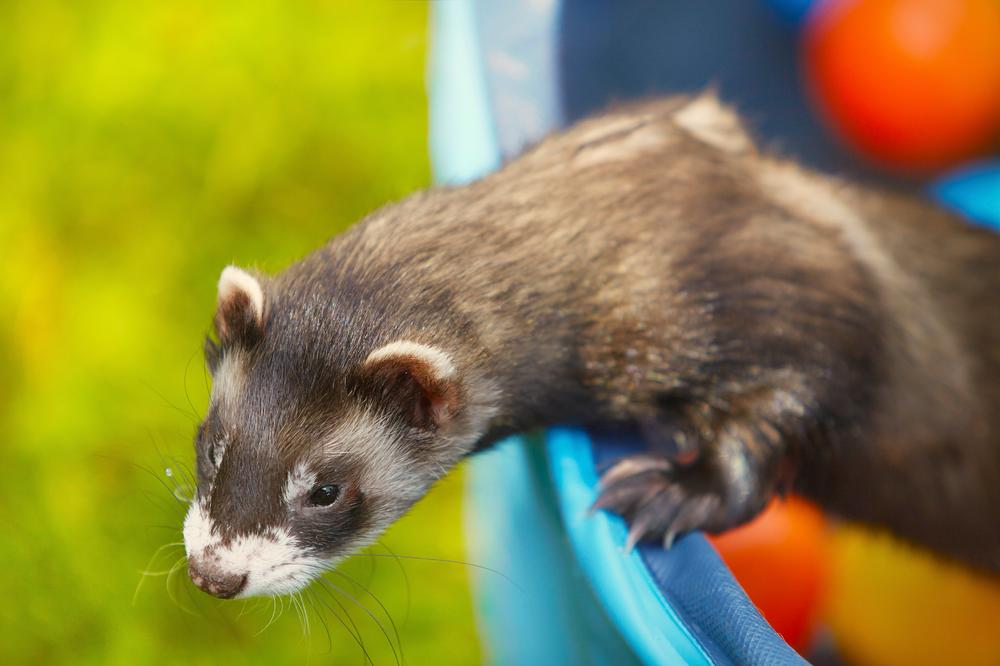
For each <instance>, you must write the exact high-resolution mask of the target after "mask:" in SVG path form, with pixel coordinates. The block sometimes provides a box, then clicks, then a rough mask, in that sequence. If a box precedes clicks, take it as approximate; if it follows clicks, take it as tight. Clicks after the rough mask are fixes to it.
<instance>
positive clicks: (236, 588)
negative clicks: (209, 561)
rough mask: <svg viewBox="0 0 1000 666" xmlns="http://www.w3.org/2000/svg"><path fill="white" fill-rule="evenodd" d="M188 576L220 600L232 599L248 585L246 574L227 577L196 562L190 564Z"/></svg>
mask: <svg viewBox="0 0 1000 666" xmlns="http://www.w3.org/2000/svg"><path fill="white" fill-rule="evenodd" d="M188 575H189V576H190V577H191V582H192V583H194V584H195V585H197V586H198V587H199V588H201V589H202V590H203V591H205V592H208V593H209V594H211V595H212V596H213V597H218V598H220V599H232V598H233V597H235V596H236V595H237V594H239V593H240V592H241V591H242V590H243V588H244V587H246V585H247V575H246V574H231V575H226V574H222V573H219V572H217V571H207V570H203V569H202V568H201V567H200V566H199V565H198V564H196V563H195V562H189V563H188Z"/></svg>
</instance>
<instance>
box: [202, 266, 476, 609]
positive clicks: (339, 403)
mask: <svg viewBox="0 0 1000 666" xmlns="http://www.w3.org/2000/svg"><path fill="white" fill-rule="evenodd" d="M274 291H275V292H276V293H277V292H278V291H279V290H277V289H275V290H274ZM218 299H219V300H218V310H217V312H216V316H215V329H216V333H217V336H218V343H216V342H214V341H213V340H211V339H209V340H207V341H206V360H207V363H208V366H209V368H210V370H211V373H212V377H213V382H212V396H211V400H210V405H209V409H208V413H207V416H206V418H205V420H204V422H203V423H202V424H201V426H200V428H199V430H198V434H197V439H196V444H195V447H196V453H197V477H198V490H197V495H196V498H195V500H194V501H193V503H192V504H191V507H190V510H189V511H188V514H187V517H186V519H185V521H184V542H185V547H186V550H187V556H188V566H189V573H190V576H191V579H192V581H194V583H195V584H196V585H198V586H199V587H200V588H202V589H203V590H205V591H206V592H209V593H210V594H213V595H215V596H218V597H223V598H230V597H247V596H255V595H275V594H285V593H290V592H293V591H295V590H298V589H300V588H302V587H304V586H305V585H307V584H308V583H309V582H310V581H311V580H312V579H313V578H314V577H315V576H316V575H318V574H319V573H321V572H322V571H323V570H324V569H325V568H326V567H328V566H330V565H331V564H332V563H334V562H336V561H337V560H338V559H340V558H343V557H344V556H346V555H348V554H350V553H351V552H353V551H354V550H356V549H357V548H360V547H362V546H364V545H367V544H369V543H370V542H372V541H373V540H374V539H375V538H376V537H377V536H378V534H380V533H381V532H382V531H383V530H384V529H385V528H386V527H387V526H388V525H389V524H390V523H391V522H392V521H394V520H395V519H396V518H398V517H399V516H400V515H401V514H402V513H403V512H405V511H406V510H407V509H408V508H409V507H410V506H411V505H412V504H413V502H415V501H416V500H417V499H419V498H420V497H421V496H422V495H423V494H424V493H425V492H426V490H427V489H428V487H429V486H430V485H431V484H432V483H433V482H434V481H435V480H436V479H437V478H439V477H440V476H441V475H442V474H443V473H444V471H446V470H447V469H448V468H449V467H451V466H452V465H453V464H454V463H455V462H456V461H457V460H458V459H459V458H461V457H462V456H463V455H464V454H465V453H466V452H467V451H468V450H469V449H470V448H471V446H472V445H473V443H474V441H475V439H476V438H477V435H478V431H479V430H480V429H481V423H479V422H475V421H474V420H473V419H472V417H471V416H470V412H471V411H473V410H469V409H467V406H466V403H467V400H466V386H465V384H464V383H463V382H462V381H461V380H460V378H459V376H460V375H459V368H456V367H455V364H454V362H453V360H452V358H451V356H450V355H449V354H448V353H447V352H446V351H444V350H442V349H440V348H439V347H437V346H433V345H430V344H424V343H421V342H419V341H416V340H412V339H396V340H390V341H385V340H381V341H377V340H375V339H374V338H372V339H368V341H367V342H366V341H365V340H366V338H365V336H363V335H356V336H354V337H355V338H356V339H354V340H352V341H346V342H345V341H344V340H340V339H339V338H338V339H337V340H334V339H332V338H331V336H332V335H336V334H337V333H336V332H333V333H331V332H330V328H331V327H334V328H335V327H336V325H337V322H336V321H331V320H330V319H331V317H330V316H329V313H328V312H325V311H324V310H323V308H321V307H317V306H316V304H315V303H310V302H308V300H306V301H302V299H300V300H299V302H298V303H297V304H296V305H294V306H292V305H289V304H288V303H287V302H285V301H282V300H279V299H278V298H277V297H276V296H275V298H273V299H272V298H271V296H270V295H269V294H268V283H267V282H265V281H264V280H263V279H261V278H259V277H256V276H253V275H251V274H249V273H247V272H245V271H242V270H240V269H237V268H234V267H229V268H227V269H226V270H225V271H223V273H222V277H221V279H220V281H219V295H218ZM286 300H287V299H286ZM342 335H345V336H346V335H348V334H347V333H346V332H345V333H343V334H342ZM376 337H377V336H376Z"/></svg>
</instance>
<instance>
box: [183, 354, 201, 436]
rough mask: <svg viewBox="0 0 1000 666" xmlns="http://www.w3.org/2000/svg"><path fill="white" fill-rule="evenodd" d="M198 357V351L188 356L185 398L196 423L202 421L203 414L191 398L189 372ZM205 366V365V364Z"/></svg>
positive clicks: (185, 367) (185, 373) (185, 371)
mask: <svg viewBox="0 0 1000 666" xmlns="http://www.w3.org/2000/svg"><path fill="white" fill-rule="evenodd" d="M196 358H198V353H197V352H195V353H193V354H191V356H189V357H188V362H187V364H186V365H185V366H184V398H185V399H186V400H187V404H188V407H190V408H191V413H192V414H193V415H194V418H195V423H198V422H200V421H201V418H202V417H201V414H200V412H199V411H198V408H197V407H195V406H194V402H193V401H192V400H191V392H190V391H188V373H189V372H190V371H191V363H192V362H194V360H195V359H196ZM203 367H204V366H203Z"/></svg>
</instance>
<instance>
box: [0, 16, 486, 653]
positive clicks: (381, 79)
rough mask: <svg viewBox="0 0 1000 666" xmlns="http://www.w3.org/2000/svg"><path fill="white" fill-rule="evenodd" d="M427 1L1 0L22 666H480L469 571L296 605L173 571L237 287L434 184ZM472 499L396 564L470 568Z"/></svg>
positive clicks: (2, 511)
mask: <svg viewBox="0 0 1000 666" xmlns="http://www.w3.org/2000/svg"><path fill="white" fill-rule="evenodd" d="M426 10H427V8H426V6H425V5H424V4H422V3H415V2H414V3H411V2H365V3H347V2H330V3H325V2H277V1H275V2H268V1H261V0H243V1H240V2H236V1H221V2H212V3H202V2H193V1H191V0H178V1H172V2H167V3H143V2H125V1H120V2H116V1H111V0H102V1H98V2H79V3H70V2H49V1H47V0H41V1H38V2H35V1H33V2H18V3H0V174H2V175H0V247H3V266H2V268H0V311H2V312H3V313H4V321H5V325H4V326H0V469H2V474H3V477H2V478H3V482H2V483H0V520H2V525H3V529H0V557H2V561H3V567H2V573H0V589H2V590H3V592H4V594H5V600H4V601H5V603H3V604H2V605H0V630H2V637H0V661H2V662H3V663H60V662H61V663H81V662H82V663H101V664H105V663H128V664H135V663H164V662H172V663H180V662H182V661H183V662H185V663H234V662H235V663H241V662H253V663H275V662H278V661H280V662H291V661H299V662H301V661H303V660H307V661H309V662H313V663H329V662H332V663H343V662H345V661H346V662H347V663H358V664H361V663H364V661H365V659H366V657H365V651H367V653H368V655H369V657H370V658H371V660H372V661H373V662H374V663H376V664H391V663H395V659H396V658H399V656H400V655H399V653H400V648H401V649H402V653H403V655H404V656H405V658H406V661H407V662H408V663H413V664H423V663H435V664H445V663H457V664H465V663H470V662H475V661H477V660H478V658H479V648H478V644H477V642H476V639H475V631H474V626H473V620H472V617H471V605H470V601H469V598H468V591H467V578H468V567H465V566H462V565H453V564H449V563H443V562H433V561H429V560H410V559H405V558H401V559H399V560H397V559H395V558H393V557H359V558H356V559H355V560H354V561H351V562H349V563H348V564H347V565H346V566H345V569H344V572H345V573H346V574H347V576H349V577H350V578H351V579H353V580H354V581H356V582H351V581H348V580H347V579H344V578H342V577H340V576H338V575H337V574H330V575H329V579H330V584H329V585H328V586H327V587H316V588H314V589H313V590H312V591H311V592H310V593H309V594H307V595H305V596H304V597H303V599H302V600H301V602H300V601H296V602H295V605H298V606H300V608H299V610H298V611H296V610H295V608H293V606H292V602H290V601H289V600H283V601H281V604H282V608H283V610H284V612H283V613H279V612H278V610H279V608H278V607H277V606H272V603H271V602H270V601H262V602H250V603H249V604H247V605H246V608H244V607H243V605H242V604H241V603H240V602H237V603H224V602H217V601H214V600H211V599H209V598H207V597H206V596H204V595H202V594H201V593H199V592H197V591H195V590H193V588H192V587H191V586H190V583H188V582H187V580H186V576H185V573H184V567H183V562H182V561H181V560H180V559H179V558H180V557H181V556H182V555H183V550H182V549H181V548H179V547H177V546H173V547H168V548H164V549H163V550H161V551H159V552H157V549H158V548H160V547H161V546H163V545H164V544H168V543H172V542H177V541H178V540H179V526H180V519H181V517H182V515H183V513H184V506H183V504H182V502H179V501H176V500H175V498H174V496H173V492H172V484H173V482H175V481H177V480H179V479H181V477H182V476H183V473H184V472H183V468H184V465H185V464H187V465H190V464H191V458H192V451H191V437H192V434H193V430H194V426H195V423H196V422H197V420H198V417H199V414H200V411H201V410H202V409H203V408H204V405H205V403H206V397H207V386H208V384H207V378H206V377H205V375H204V371H203V368H202V362H201V358H200V347H201V338H202V336H203V335H204V333H205V332H206V330H207V328H208V324H209V321H210V318H211V307H212V303H213V301H214V284H215V281H216V279H217V276H218V272H219V271H220V269H221V268H222V267H223V266H224V265H225V264H227V263H230V262H233V261H235V262H238V263H242V264H247V265H256V266H258V267H260V268H263V269H265V270H277V269H279V268H280V267H282V266H284V265H286V264H287V263H289V262H290V261H292V260H293V259H295V258H296V257H298V256H301V255H302V254H304V253H305V252H307V251H308V250H309V249H312V248H313V247H316V246H317V245H319V244H321V243H322V242H324V241H325V240H326V239H327V238H328V237H329V236H331V235H333V234H334V233H336V232H337V231H338V230H341V229H343V228H345V227H346V226H347V225H349V224H350V223H351V222H353V221H355V220H356V219H358V218H359V217H360V216H362V215H363V214H365V213H366V212H369V211H371V210H373V209H374V208H376V207H378V206H379V205H381V204H384V203H386V202H388V201H391V200H393V199H396V198H399V197H401V196H403V195H405V194H406V193H408V192H410V191H412V190H414V189H417V188H419V187H422V186H424V185H426V184H427V182H428V180H429V170H428V164H427V154H426V146H425V142H426V130H425V125H426V108H425V107H426V98H425V91H424V57H425V49H426V47H427V43H426V40H427V34H426ZM168 467H169V468H170V469H171V471H172V476H171V477H167V476H166V474H165V470H166V468H168ZM181 494H182V493H181ZM460 494H461V493H460V486H459V483H458V480H457V479H454V478H452V479H448V480H446V482H445V483H443V484H442V486H441V487H440V488H439V489H438V490H437V491H435V493H433V495H432V497H430V498H429V499H428V501H427V502H426V503H425V504H422V505H420V506H418V508H417V509H416V510H415V511H414V512H413V515H411V516H410V517H408V518H407V519H406V520H404V521H403V523H401V524H400V525H399V526H397V527H396V528H394V529H393V530H392V531H391V532H390V533H389V534H388V535H387V536H386V537H385V538H384V540H383V543H384V544H385V545H386V546H388V550H385V549H383V548H382V547H381V546H375V547H374V548H373V549H372V550H371V551H370V552H371V553H372V554H373V555H375V554H379V555H389V554H390V553H392V552H394V553H398V554H399V555H401V556H404V555H414V556H422V557H429V558H441V559H450V560H461V559H462V558H463V554H462V548H461V535H460V532H459V522H460V521H459V515H458V512H459V498H460ZM142 572H147V573H151V574H159V575H149V576H147V577H146V579H145V580H144V582H143V583H142V585H141V586H139V582H140V580H142V575H143V574H142ZM171 572H172V573H171ZM331 585H333V586H336V587H338V588H341V589H342V591H343V593H342V594H341V593H338V592H336V591H335V590H333V588H332V587H330V586H331ZM137 586H139V587H138V593H137V592H136V588H137ZM366 589H367V590H368V591H370V592H371V594H372V595H374V597H377V599H378V600H379V602H381V603H382V604H384V609H383V608H382V607H381V606H380V605H379V603H377V602H376V601H375V600H374V597H372V596H370V595H369V594H368V592H366V591H365V590H366ZM349 596H351V597H354V598H355V599H356V601H357V603H353V602H351V601H350V599H349ZM338 604H343V607H341V606H340V605H338ZM361 606H364V607H365V608H361ZM303 608H304V610H303ZM348 614H349V615H350V616H351V617H350V619H348V617H347V615H348ZM306 616H308V622H309V626H310V633H309V636H307V637H304V636H303V633H302V626H303V624H304V622H305V621H306V620H305V619H304V618H305V617H306ZM338 616H339V617H340V618H341V619H340V620H338V619H337V617H338ZM376 618H377V620H376ZM341 622H342V623H341ZM324 623H325V628H324ZM352 623H353V624H352ZM393 623H395V625H396V630H393V629H392V626H391V625H392V624H393ZM268 625H269V626H268ZM380 625H381V626H380ZM264 627H267V628H266V629H264ZM262 629H263V631H262ZM327 630H328V631H329V635H327ZM397 631H398V639H397V637H396V632H397ZM360 642H363V643H364V650H362V648H361V646H360V645H359V643H360ZM394 652H395V656H394Z"/></svg>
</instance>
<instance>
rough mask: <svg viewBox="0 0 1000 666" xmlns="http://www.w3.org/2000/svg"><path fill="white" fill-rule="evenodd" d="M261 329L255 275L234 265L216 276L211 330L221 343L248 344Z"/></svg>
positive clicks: (261, 311)
mask: <svg viewBox="0 0 1000 666" xmlns="http://www.w3.org/2000/svg"><path fill="white" fill-rule="evenodd" d="M263 330H264V289H263V288H262V287H261V285H260V282H259V281H258V280H257V278H256V277H254V276H253V275H250V273H247V272H246V271H245V270H243V269H241V268H237V267H236V266H226V268H225V269H223V271H222V275H221V276H219V303H218V306H217V308H216V311H215V332H216V333H218V334H219V341H220V342H221V343H222V346H223V347H228V346H230V345H234V344H242V345H251V344H253V343H254V342H256V341H257V340H258V339H259V338H260V336H261V334H262V332H263Z"/></svg>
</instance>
